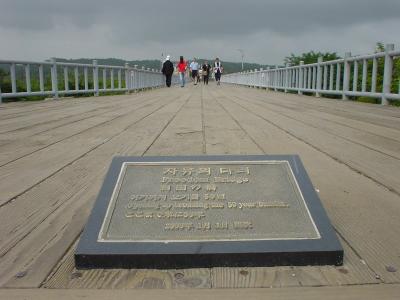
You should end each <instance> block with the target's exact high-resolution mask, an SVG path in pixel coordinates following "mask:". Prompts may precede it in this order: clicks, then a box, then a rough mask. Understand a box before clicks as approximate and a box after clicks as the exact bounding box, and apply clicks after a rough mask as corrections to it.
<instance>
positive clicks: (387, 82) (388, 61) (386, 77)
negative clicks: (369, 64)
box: [381, 44, 394, 105]
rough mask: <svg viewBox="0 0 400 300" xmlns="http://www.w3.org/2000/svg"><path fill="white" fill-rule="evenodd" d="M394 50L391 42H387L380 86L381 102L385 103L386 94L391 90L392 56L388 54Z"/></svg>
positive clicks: (386, 101) (386, 102)
mask: <svg viewBox="0 0 400 300" xmlns="http://www.w3.org/2000/svg"><path fill="white" fill-rule="evenodd" d="M393 50H394V45H393V44H387V45H386V48H385V68H384V71H383V88H382V99H381V104H382V105H387V104H389V101H388V100H387V94H390V92H391V86H392V72H393V57H391V56H390V53H389V52H391V51H393Z"/></svg>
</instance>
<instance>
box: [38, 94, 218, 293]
mask: <svg viewBox="0 0 400 300" xmlns="http://www.w3.org/2000/svg"><path fill="white" fill-rule="evenodd" d="M191 92H192V91H191ZM192 93H193V94H194V95H192V94H190V96H189V100H188V102H187V103H186V104H185V105H184V106H183V107H182V109H180V110H179V111H177V113H176V114H175V116H174V118H173V119H172V120H171V122H170V123H169V124H168V126H166V127H165V128H164V130H163V131H162V132H160V134H159V136H158V137H157V138H156V139H155V140H154V143H152V144H151V145H150V146H149V147H148V148H147V150H146V151H145V153H144V154H145V155H168V154H172V155H177V154H187V153H191V154H201V153H202V134H201V114H199V110H200V102H199V101H198V99H197V98H196V97H193V96H195V95H196V94H197V93H198V91H196V90H194V91H193V92H192ZM76 273H79V276H76V275H74V274H76ZM178 273H179V274H178ZM105 274H106V275H105ZM110 277H112V278H113V281H114V282H116V283H115V284H117V285H118V286H119V287H122V288H140V287H154V288H179V287H210V286H211V283H210V270H209V269H187V270H179V271H177V270H164V271H160V270H111V271H110V270H92V271H84V270H82V271H77V270H75V269H74V263H73V249H72V250H70V251H69V252H68V253H67V255H66V257H65V258H64V261H63V262H62V263H61V264H60V266H59V267H57V268H56V272H55V273H54V274H52V275H51V276H50V277H49V280H48V281H47V282H46V283H45V284H44V286H45V287H51V288H93V287H96V288H110V284H112V283H111V282H110V281H109V280H107V279H108V278H110ZM113 288H115V286H114V287H113Z"/></svg>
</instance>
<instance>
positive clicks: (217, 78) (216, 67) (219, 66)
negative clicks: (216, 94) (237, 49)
mask: <svg viewBox="0 0 400 300" xmlns="http://www.w3.org/2000/svg"><path fill="white" fill-rule="evenodd" d="M223 70H224V68H223V67H222V64H221V62H220V61H219V58H218V57H217V58H216V59H215V62H214V73H215V81H216V82H217V85H220V84H221V74H222V72H223Z"/></svg>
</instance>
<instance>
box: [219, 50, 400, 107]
mask: <svg viewBox="0 0 400 300" xmlns="http://www.w3.org/2000/svg"><path fill="white" fill-rule="evenodd" d="M379 59H382V60H384V68H383V70H378V60H379ZM394 59H400V51H395V50H394V45H393V44H388V45H386V50H385V51H384V52H379V53H374V54H370V55H361V56H351V53H346V55H345V57H344V58H343V59H338V60H332V61H325V62H324V61H322V57H320V58H319V59H318V62H317V63H313V64H307V65H304V63H303V62H300V65H298V66H287V67H284V68H279V67H276V68H274V69H270V68H268V69H267V70H263V69H261V70H254V71H247V72H240V73H232V74H226V75H224V76H223V77H222V78H221V81H223V82H225V83H233V84H239V85H246V86H253V87H263V88H267V89H274V90H275V91H282V90H283V91H285V92H288V91H297V92H298V94H302V93H304V92H308V93H314V94H315V95H316V96H317V97H320V96H321V95H323V94H332V95H340V96H341V97H342V99H345V100H346V99H348V98H349V97H350V96H366V97H372V98H379V99H381V104H384V105H386V104H388V100H400V80H399V82H398V84H396V85H395V87H393V84H392V79H393V61H394ZM369 61H372V67H371V70H370V71H371V74H370V77H369V76H368V62H369ZM360 71H361V72H360ZM378 76H379V78H381V77H383V81H382V90H380V91H377V81H378ZM351 78H352V82H350V80H351ZM367 82H368V87H369V88H368V89H367Z"/></svg>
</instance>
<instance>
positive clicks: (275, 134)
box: [0, 85, 400, 299]
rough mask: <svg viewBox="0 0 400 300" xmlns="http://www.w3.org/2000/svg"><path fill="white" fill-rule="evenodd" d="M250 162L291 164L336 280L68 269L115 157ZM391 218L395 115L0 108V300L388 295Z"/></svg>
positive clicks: (268, 272) (395, 213)
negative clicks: (274, 159)
mask: <svg viewBox="0 0 400 300" xmlns="http://www.w3.org/2000/svg"><path fill="white" fill-rule="evenodd" d="M262 153H265V154H295V153H297V154H299V155H300V156H301V158H302V160H303V163H304V165H305V167H306V169H307V171H308V173H309V175H310V177H311V179H312V181H313V184H314V186H315V188H316V189H317V191H319V195H320V198H321V200H322V202H323V204H324V206H325V209H326V210H327V213H328V215H329V217H330V219H331V221H332V224H333V226H334V227H335V230H336V232H337V234H338V236H339V237H340V240H341V242H342V245H343V246H344V249H345V262H344V265H343V266H342V267H331V266H323V267H274V268H213V269H188V270H165V271H159V270H91V271H77V270H75V269H74V264H73V251H74V247H75V245H76V242H77V240H78V238H79V235H80V233H81V231H82V229H83V226H84V224H85V223H86V220H87V217H88V214H89V212H90V210H91V207H92V205H93V202H94V200H95V197H96V194H97V192H98V191H99V188H100V185H101V183H102V180H103V177H104V175H105V172H106V170H107V168H108V166H109V163H110V161H111V158H112V157H113V156H114V155H135V156H136V155H189V154H192V155H205V154H262ZM399 212H400V109H398V108H395V107H382V106H377V105H369V104H360V103H352V102H343V101H339V100H328V99H323V98H322V99H317V98H313V97H307V96H297V95H291V94H283V93H275V92H270V91H269V92H268V91H265V90H260V89H250V88H243V87H234V86H228V85H222V86H220V87H216V86H214V85H210V86H208V87H203V86H196V87H193V86H190V87H188V88H184V89H181V88H179V87H173V88H171V89H168V90H167V89H157V90H152V91H146V92H141V93H136V94H131V95H124V96H104V97H98V98H94V97H92V98H79V99H78V98H75V99H64V100H60V101H44V102H37V103H12V104H2V105H0V222H1V223H0V224H1V226H0V287H1V288H0V298H4V299H6V298H7V299H9V298H12V296H14V297H15V298H18V297H21V299H22V298H23V297H24V295H25V296H26V295H27V294H29V295H31V296H32V297H33V296H34V295H36V296H37V297H38V299H39V298H40V297H42V296H44V295H45V294H46V292H47V293H50V294H49V295H56V294H55V291H54V290H51V291H49V290H48V289H60V290H58V291H59V292H60V293H59V294H58V295H59V296H58V298H60V299H63V298H62V297H66V298H67V296H65V295H70V296H71V295H72V294H68V290H65V289H70V291H71V293H75V294H74V295H78V294H79V295H83V294H85V295H86V296H90V295H93V297H96V299H100V298H101V297H102V296H101V295H100V293H95V292H93V293H91V292H90V290H89V289H138V288H146V289H147V288H148V289H158V288H160V289H180V288H192V289H193V290H185V292H184V293H182V294H180V295H181V296H182V295H190V294H191V293H192V295H194V296H195V295H197V296H198V297H200V296H199V295H203V294H201V293H200V292H199V290H195V288H204V289H206V290H207V289H210V288H244V287H246V288H250V287H251V288H261V287H265V288H270V287H277V288H280V289H262V290H260V289H254V290H249V292H246V291H245V292H234V291H233V292H232V290H226V292H227V293H229V291H231V292H230V293H231V294H230V295H231V296H229V299H234V298H235V297H239V296H240V295H242V297H243V295H250V294H251V295H255V293H257V291H258V292H259V295H269V294H270V295H271V297H273V295H275V296H276V295H277V293H279V290H281V291H282V292H284V293H286V294H285V295H287V296H286V298H288V299H292V298H290V297H289V294H290V295H292V296H296V297H297V298H296V299H299V297H300V296H301V295H303V294H302V293H303V292H304V295H307V296H305V298H308V299H317V296H318V295H319V296H321V295H322V294H325V293H326V295H329V293H331V295H332V297H337V296H338V295H340V293H346V294H347V295H353V296H354V295H364V299H367V298H368V297H371V299H372V297H373V296H371V295H376V292H378V291H379V294H380V295H381V296H380V297H381V298H382V297H383V296H384V295H386V296H391V295H395V294H396V293H397V295H400V288H399V287H400V285H398V284H399V282H400V217H399ZM396 270H397V271H396ZM321 286H330V287H326V288H322V287H321ZM344 286H348V287H344ZM288 287H290V289H287V288H288ZM294 287H298V289H297V288H294ZM310 287H311V289H310ZM316 287H318V288H316ZM363 287H365V288H363ZM27 289H28V290H27ZM31 289H34V290H31ZM61 289H62V290H61ZM76 289H85V290H81V291H76ZM86 289H87V290H86ZM206 290H203V291H205V292H204V293H205V294H204V295H212V294H210V293H209V292H207V291H206ZM328 291H331V292H328ZM332 291H333V292H332ZM356 291H359V292H358V294H357V293H356ZM363 291H364V292H363ZM127 292H128V291H124V295H126V294H125V293H127ZM149 292H151V291H149ZM82 293H83V294H82ZM143 293H145V291H141V292H140V293H139V294H137V295H145V294H143ZM151 293H152V294H147V295H152V296H151V297H152V298H154V297H155V296H154V295H159V296H160V297H165V298H166V299H169V298H168V297H171V298H172V296H171V295H175V296H176V295H177V294H176V293H175V294H171V293H165V292H160V293H158V294H157V293H156V292H154V291H152V292H151ZM199 293H200V294H199ZM207 293H208V294H207ZM218 293H221V292H218ZM249 293H250V294H249ZM102 295H110V294H102ZM120 295H121V297H122V294H120ZM219 295H220V296H219V297H220V298H221V297H223V295H222V294H219ZM226 295H227V294H226ZM312 295H314V297H315V298H312V297H313V296H312ZM175 296H174V297H175ZM99 297H100V298H99ZM103 297H106V296H103ZM227 297H228V296H227ZM18 299H19V298H18ZM24 299H25V298H24ZM104 299H106V298H104ZM121 299H122V298H121ZM175 299H176V298H175ZM196 299H197V298H196ZM273 299H275V298H273ZM293 299H294V298H293ZM326 299H328V298H326ZM332 299H333V298H332Z"/></svg>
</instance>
